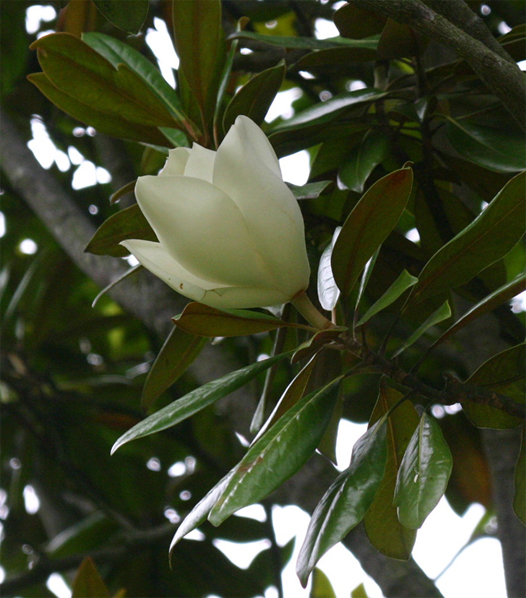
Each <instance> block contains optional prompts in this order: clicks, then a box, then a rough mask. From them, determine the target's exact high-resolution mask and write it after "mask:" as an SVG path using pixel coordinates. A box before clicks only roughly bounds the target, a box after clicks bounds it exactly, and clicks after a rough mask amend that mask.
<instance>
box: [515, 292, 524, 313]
mask: <svg viewBox="0 0 526 598" xmlns="http://www.w3.org/2000/svg"><path fill="white" fill-rule="evenodd" d="M511 311H512V312H513V313H516V314H518V313H520V312H521V311H526V291H523V292H522V293H519V294H518V295H517V296H516V297H514V298H513V299H512V300H511Z"/></svg>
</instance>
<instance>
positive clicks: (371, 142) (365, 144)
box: [338, 129, 389, 193]
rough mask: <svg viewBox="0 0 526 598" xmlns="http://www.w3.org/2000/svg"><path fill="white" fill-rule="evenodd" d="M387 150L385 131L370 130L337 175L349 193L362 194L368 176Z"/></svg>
mask: <svg viewBox="0 0 526 598" xmlns="http://www.w3.org/2000/svg"><path fill="white" fill-rule="evenodd" d="M388 150H389V143H388V139H387V136H386V134H385V131H379V130H378V131H377V130H374V129H370V130H369V131H368V132H367V133H366V134H365V137H364V138H363V140H362V141H361V143H360V144H358V145H357V146H356V147H355V148H354V149H353V150H352V151H351V154H350V156H349V157H348V158H347V159H346V160H345V161H344V162H343V163H342V165H341V167H340V170H339V173H338V174H339V177H340V180H341V181H342V183H344V185H345V186H346V187H347V188H349V189H351V191H356V192H357V193H362V192H363V189H364V186H365V183H366V182H367V179H368V178H369V176H370V174H371V173H372V171H373V170H374V169H375V168H376V167H377V166H378V164H380V162H382V161H383V159H384V158H385V156H386V155H387V152H388Z"/></svg>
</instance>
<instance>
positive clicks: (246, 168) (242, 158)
mask: <svg viewBox="0 0 526 598" xmlns="http://www.w3.org/2000/svg"><path fill="white" fill-rule="evenodd" d="M267 146H269V147H270V143H269V142H268V140H267V138H266V136H265V134H264V133H263V132H262V131H261V129H260V128H259V127H258V126H257V125H255V124H254V123H253V122H252V121H251V120H250V119H248V118H246V117H243V118H242V117H238V119H237V120H236V124H235V125H234V126H233V127H231V128H230V131H229V132H228V134H227V136H226V137H225V139H224V140H223V143H222V144H221V146H220V148H219V149H218V151H217V156H216V160H215V167H214V186H216V187H219V188H220V189H222V190H223V191H224V192H225V193H226V194H227V195H228V196H229V197H231V198H232V199H233V200H234V202H235V203H236V204H237V206H238V208H239V210H240V211H241V213H242V214H243V217H244V219H245V222H246V225H247V228H248V230H249V232H250V237H251V238H252V240H253V243H254V246H255V247H256V248H257V251H258V253H259V254H260V255H261V256H263V259H264V260H265V262H266V264H268V266H269V268H270V269H271V271H272V272H273V273H274V275H275V276H278V277H279V288H281V289H282V290H283V291H284V292H286V293H287V294H289V295H290V296H293V295H295V294H296V293H297V292H298V291H301V290H304V289H305V288H307V286H308V282H309V273H310V268H309V264H308V260H307V254H306V248H305V237H304V234H305V233H304V226H303V217H302V215H301V211H300V209H299V206H298V202H297V200H296V198H295V197H294V195H293V194H292V191H290V189H289V188H288V187H287V185H286V184H285V183H284V182H283V180H282V179H281V176H278V175H277V174H276V172H275V169H273V168H271V167H270V166H269V165H270V164H271V163H272V160H271V158H270V157H269V156H270V155H271V154H270V151H272V155H274V158H275V154H273V150H272V148H271V147H270V150H268V149H266V148H267ZM276 161H277V160H276Z"/></svg>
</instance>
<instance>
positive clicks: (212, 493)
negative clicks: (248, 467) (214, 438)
mask: <svg viewBox="0 0 526 598" xmlns="http://www.w3.org/2000/svg"><path fill="white" fill-rule="evenodd" d="M234 472H235V468H234V469H232V470H231V471H229V472H228V473H227V475H226V476H225V477H224V478H222V479H221V480H219V482H218V483H217V484H216V485H215V486H214V487H213V488H211V489H210V490H209V491H208V492H207V494H206V496H205V497H204V498H202V499H201V500H200V501H199V502H198V503H197V504H196V505H195V507H194V508H193V509H192V510H191V511H190V513H188V515H187V516H186V517H185V518H184V519H183V521H181V524H180V525H179V527H178V528H177V531H176V532H175V536H174V537H173V539H172V542H171V544H170V555H171V554H172V551H173V549H174V548H175V546H176V544H177V543H178V542H179V541H180V540H182V539H183V538H184V537H185V536H186V534H189V533H190V532H191V531H193V530H194V529H196V528H197V527H199V526H200V525H201V524H202V523H204V522H205V521H206V519H207V517H208V514H209V513H210V510H211V509H212V507H213V506H214V505H215V504H216V502H217V501H218V499H219V498H220V497H221V495H222V494H223V491H224V490H225V488H226V486H227V484H228V482H229V481H230V479H231V477H232V476H233V474H234Z"/></svg>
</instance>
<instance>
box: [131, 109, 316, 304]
mask: <svg viewBox="0 0 526 598" xmlns="http://www.w3.org/2000/svg"><path fill="white" fill-rule="evenodd" d="M135 194H136V196H137V202H138V204H139V207H140V208H141V211H142V212H143V214H144V216H145V217H146V219H147V220H148V222H149V223H150V225H151V227H152V228H153V230H154V231H155V233H156V235H157V238H158V239H159V242H158V243H154V242H151V241H144V240H139V239H131V240H127V241H123V242H122V243H121V245H123V246H124V247H126V249H128V250H129V251H130V252H131V253H133V255H134V256H135V257H136V258H137V259H138V260H139V262H140V263H141V264H142V265H143V266H144V267H145V268H147V269H148V270H150V271H151V272H152V273H153V274H155V275H156V276H158V277H159V278H161V279H162V280H163V281H164V282H166V284H168V285H169V286H170V287H172V288H173V289H175V290H176V291H177V292H179V293H181V294H182V295H185V296H186V297H189V298H190V299H193V300H194V301H199V302H200V303H204V304H206V305H209V306H211V307H216V308H219V309H221V308H249V307H270V306H273V305H279V304H282V303H286V302H288V301H290V300H291V299H292V298H293V297H294V296H295V295H297V294H298V293H300V292H301V291H303V290H305V289H306V288H307V286H308V283H309V264H308V260H307V252H306V248H305V236H304V235H305V234H304V225H303V218H302V215H301V211H300V209H299V206H298V202H297V201H296V198H295V197H294V195H293V193H292V192H291V191H290V189H289V188H288V187H287V185H286V184H285V183H284V182H283V179H282V176H281V171H280V167H279V163H278V159H277V157H276V154H275V152H274V150H273V148H272V146H271V145H270V143H269V141H268V139H267V137H266V135H265V134H264V133H263V131H262V130H261V129H260V128H259V127H258V126H257V125H256V124H255V123H254V122H253V121H251V120H250V119H249V118H247V117H246V116H238V117H237V119H236V122H235V124H234V125H233V126H232V127H231V128H230V130H229V132H228V134H227V135H226V137H225V139H224V140H223V143H222V144H221V145H220V147H219V149H218V150H217V152H214V151H212V150H209V149H205V148H204V147H201V146H200V145H198V144H196V143H194V145H193V147H192V149H188V148H176V149H173V150H170V153H169V156H168V160H167V161H166V164H165V166H164V168H163V170H162V171H161V172H160V173H159V175H158V176H142V177H139V178H138V180H137V184H136V186H135Z"/></svg>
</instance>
